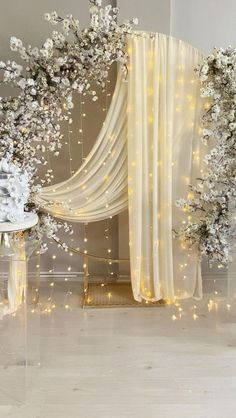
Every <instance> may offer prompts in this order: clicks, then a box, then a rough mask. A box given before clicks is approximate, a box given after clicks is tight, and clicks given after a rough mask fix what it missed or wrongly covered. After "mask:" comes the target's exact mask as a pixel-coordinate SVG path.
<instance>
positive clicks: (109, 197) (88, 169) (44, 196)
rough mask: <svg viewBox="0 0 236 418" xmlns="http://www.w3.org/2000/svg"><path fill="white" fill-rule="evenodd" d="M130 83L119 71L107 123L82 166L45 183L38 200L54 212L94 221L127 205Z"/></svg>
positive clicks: (74, 219) (71, 217)
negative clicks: (63, 178)
mask: <svg viewBox="0 0 236 418" xmlns="http://www.w3.org/2000/svg"><path fill="white" fill-rule="evenodd" d="M126 103H127V83H126V82H125V81H124V80H123V76H122V72H121V71H120V72H119V73H118V78H117V83H116V88H115V91H114V94H113V98H112V102H111V106H110V109H109V111H108V114H107V117H106V120H105V122H104V125H103V127H102V129H101V131H100V134H99V136H98V138H97V140H96V142H95V145H94V146H93V148H92V150H91V152H90V153H89V155H88V156H87V158H86V160H85V162H84V163H83V164H82V166H81V167H80V168H79V170H78V171H77V172H76V173H75V174H74V175H73V176H72V177H71V178H70V179H68V180H66V181H64V182H62V183H59V184H56V185H54V186H49V187H45V188H44V189H43V190H42V192H41V194H40V196H39V197H38V203H39V204H40V205H41V206H42V208H44V209H45V210H46V211H47V212H49V213H51V214H52V215H54V216H56V217H58V218H60V219H64V220H68V221H76V222H95V221H100V220H102V219H106V218H109V217H110V216H114V215H117V214H118V213H120V212H122V211H124V210H125V209H127V207H128V196H127V114H126Z"/></svg>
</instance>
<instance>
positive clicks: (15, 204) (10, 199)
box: [0, 159, 29, 223]
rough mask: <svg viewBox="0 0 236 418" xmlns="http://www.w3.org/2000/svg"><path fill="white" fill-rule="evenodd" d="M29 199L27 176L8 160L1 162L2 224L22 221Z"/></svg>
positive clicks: (0, 207)
mask: <svg viewBox="0 0 236 418" xmlns="http://www.w3.org/2000/svg"><path fill="white" fill-rule="evenodd" d="M28 197H29V185H28V177H27V175H26V174H24V173H22V172H21V171H20V169H19V167H17V166H16V165H15V164H12V163H10V162H8V161H7V160H6V159H2V160H0V222H12V223H15V222H19V221H22V220H23V219H24V217H25V213H24V206H25V204H26V202H27V200H28Z"/></svg>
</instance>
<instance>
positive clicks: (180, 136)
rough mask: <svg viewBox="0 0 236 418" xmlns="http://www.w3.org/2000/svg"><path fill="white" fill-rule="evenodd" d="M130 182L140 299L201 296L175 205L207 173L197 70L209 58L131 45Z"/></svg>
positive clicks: (142, 40)
mask: <svg viewBox="0 0 236 418" xmlns="http://www.w3.org/2000/svg"><path fill="white" fill-rule="evenodd" d="M128 51H129V56H130V69H129V83H128V88H129V91H128V112H129V114H128V180H129V187H128V190H129V223H130V224H129V229H130V251H131V272H132V285H133V292H134V297H135V299H136V300H141V299H146V300H150V301H156V300H159V299H162V298H164V299H171V300H173V299H174V298H175V297H177V298H185V297H190V296H194V297H201V293H202V290H201V273H200V267H199V265H198V263H197V262H196V260H195V259H193V260H192V259H191V255H190V254H186V250H184V249H183V248H181V246H180V243H179V241H178V240H173V234H172V230H173V228H178V226H179V225H180V223H181V222H185V219H184V218H183V216H182V214H181V212H180V211H179V210H178V209H177V208H175V201H176V199H178V198H179V197H184V196H186V194H187V192H188V187H187V186H188V184H189V183H191V182H192V180H193V179H194V178H195V176H196V175H197V170H199V164H198V161H199V158H198V156H199V149H198V148H199V121H200V111H201V109H202V103H201V100H200V87H199V85H198V82H197V78H196V77H195V76H194V71H193V69H194V67H195V66H196V65H197V64H198V63H199V62H201V60H202V54H201V53H200V52H199V51H197V50H196V49H194V48H193V47H191V46H190V45H187V44H185V43H183V42H181V41H179V40H177V39H174V38H171V37H167V36H165V35H160V34H153V35H146V34H143V35H142V36H136V35H134V36H131V37H130V39H129V48H128Z"/></svg>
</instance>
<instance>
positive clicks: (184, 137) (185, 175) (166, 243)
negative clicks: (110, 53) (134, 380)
mask: <svg viewBox="0 0 236 418" xmlns="http://www.w3.org/2000/svg"><path fill="white" fill-rule="evenodd" d="M128 52H129V56H130V65H129V75H128V80H127V82H126V81H124V80H122V74H121V71H119V73H118V79H117V85H116V89H115V93H114V96H113V100H112V103H111V107H110V109H109V112H108V115H107V118H106V120H105V123H104V126H103V128H102V130H101V132H100V134H99V137H98V139H97V141H96V142H95V145H94V147H93V149H92V150H91V152H90V154H89V155H88V157H87V159H86V161H85V162H84V164H83V165H82V167H81V168H80V169H79V170H78V171H77V172H76V173H75V174H74V176H73V177H71V178H70V179H69V180H67V181H65V182H63V183H59V184H57V185H54V186H50V187H47V188H45V189H43V191H42V192H41V194H40V196H39V198H38V201H39V203H40V205H41V206H42V207H43V208H44V210H47V211H48V212H49V213H51V214H53V215H54V216H56V217H58V218H61V219H65V220H69V221H77V222H94V221H99V220H101V219H105V218H108V217H109V216H113V215H116V214H118V213H120V212H121V211H122V210H124V209H125V208H127V206H129V215H130V216H129V232H130V257H131V280H132V287H133V293H134V297H135V299H136V300H138V301H140V300H142V299H145V300H150V301H156V300H159V299H162V298H164V299H170V300H174V299H175V298H187V297H191V296H193V297H196V298H200V297H201V293H202V289H201V273H200V267H199V264H198V262H197V261H196V259H194V256H193V255H192V254H190V253H189V254H188V253H187V252H186V249H184V248H182V247H181V245H180V243H179V241H178V240H174V241H173V237H172V230H173V229H174V228H176V229H177V228H178V227H179V225H180V224H181V222H186V221H187V219H186V217H185V215H183V214H182V213H181V212H180V211H179V210H178V209H177V208H175V200H176V199H178V198H179V197H185V196H186V195H187V193H188V184H189V183H191V181H192V180H193V179H194V178H195V177H197V174H199V169H200V167H199V161H200V158H199V157H200V153H201V148H200V143H199V121H200V113H201V109H202V101H201V99H200V88H199V85H198V81H197V78H196V77H195V76H194V67H195V66H196V65H197V64H198V63H200V62H201V61H202V58H203V57H202V54H201V53H200V52H199V51H197V50H196V49H194V48H193V47H191V46H190V45H187V44H185V43H184V42H182V41H179V40H177V39H174V38H171V37H167V36H166V35H160V34H149V33H142V32H138V33H135V34H133V35H131V36H130V37H129V38H128ZM127 160H128V161H127ZM127 183H128V190H127ZM183 216H184V217H183Z"/></svg>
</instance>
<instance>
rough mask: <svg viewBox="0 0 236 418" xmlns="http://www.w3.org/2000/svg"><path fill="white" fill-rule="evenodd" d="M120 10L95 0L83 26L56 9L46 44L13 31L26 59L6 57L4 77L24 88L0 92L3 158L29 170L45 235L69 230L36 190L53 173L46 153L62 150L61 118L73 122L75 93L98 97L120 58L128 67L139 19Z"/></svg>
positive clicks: (49, 16) (32, 207)
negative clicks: (41, 171) (122, 17)
mask: <svg viewBox="0 0 236 418" xmlns="http://www.w3.org/2000/svg"><path fill="white" fill-rule="evenodd" d="M117 14H118V9H117V8H114V7H112V6H111V5H108V6H106V7H102V1H101V0H91V1H90V15H91V21H90V26H89V27H88V28H85V29H81V28H80V24H79V21H78V20H77V19H75V18H74V17H73V16H71V15H68V16H66V18H62V17H60V16H58V14H57V13H56V12H52V13H46V14H45V19H46V20H47V21H48V22H50V23H51V25H53V26H54V27H55V29H57V30H54V31H53V32H52V36H51V37H50V38H48V39H47V40H46V41H45V42H44V44H43V45H42V47H41V48H37V47H32V46H27V47H26V46H24V45H23V43H22V41H21V40H20V39H17V38H15V37H12V38H11V41H10V46H11V50H12V51H16V52H18V53H19V56H20V58H21V60H23V62H24V63H25V65H23V66H22V65H19V64H17V63H16V62H15V61H7V62H2V61H1V62H0V71H1V73H2V79H1V83H3V84H5V85H10V86H12V87H16V88H17V89H18V90H19V95H18V96H16V97H12V96H9V97H0V158H1V159H2V160H6V161H7V162H10V163H11V164H15V165H16V166H17V167H19V168H20V169H21V170H22V171H23V172H25V173H26V174H27V176H28V179H29V185H30V196H29V199H28V203H27V207H26V209H27V210H28V211H35V212H37V213H38V214H39V217H40V223H39V225H38V226H37V228H36V229H35V231H37V236H38V237H39V238H41V235H42V234H41V233H40V230H41V231H44V232H45V233H46V235H48V236H49V237H54V238H56V232H57V230H58V229H59V228H61V227H63V226H64V227H65V229H66V230H68V225H67V224H62V223H61V222H58V221H56V220H53V218H52V217H51V216H49V215H47V214H43V213H41V211H40V209H39V208H38V207H37V204H36V203H35V196H36V194H37V193H38V191H39V189H40V188H41V187H42V186H43V185H45V184H49V183H50V182H51V180H52V178H53V175H52V170H51V169H50V168H48V169H47V170H46V173H45V176H44V177H43V178H41V179H38V176H37V170H38V166H39V165H45V166H47V158H46V157H45V153H48V152H51V153H53V154H54V155H55V156H57V155H58V154H59V151H60V148H61V146H62V140H63V135H62V133H61V128H60V125H61V122H62V121H67V122H68V123H69V124H70V123H72V119H71V117H70V110H71V109H72V108H73V99H72V96H73V93H74V92H77V93H79V94H82V95H90V96H91V98H92V100H93V101H96V100H97V98H98V97H97V94H96V91H95V90H94V88H92V85H97V86H98V87H101V88H102V89H104V87H105V80H106V78H107V76H108V71H109V68H110V67H111V65H112V64H113V63H114V62H117V63H120V64H121V65H122V66H123V68H124V71H126V63H127V58H128V56H127V53H126V47H125V39H126V35H127V34H129V33H131V31H132V25H133V23H135V21H126V22H125V23H123V24H121V25H118V23H117ZM60 28H61V29H60Z"/></svg>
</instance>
